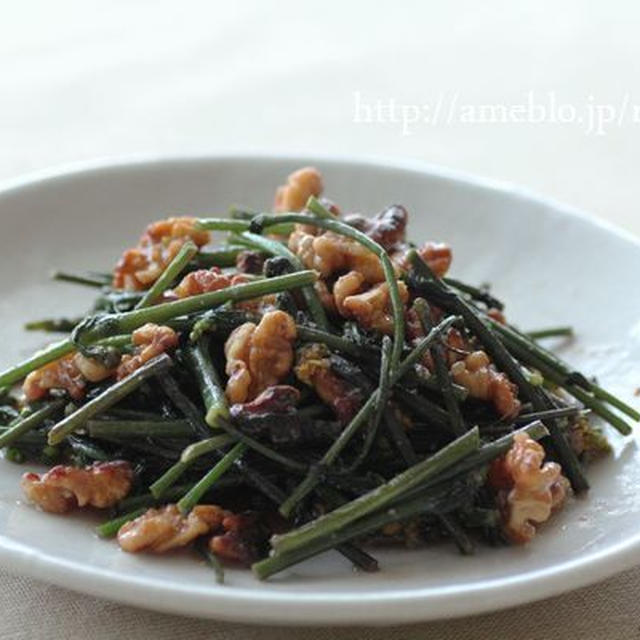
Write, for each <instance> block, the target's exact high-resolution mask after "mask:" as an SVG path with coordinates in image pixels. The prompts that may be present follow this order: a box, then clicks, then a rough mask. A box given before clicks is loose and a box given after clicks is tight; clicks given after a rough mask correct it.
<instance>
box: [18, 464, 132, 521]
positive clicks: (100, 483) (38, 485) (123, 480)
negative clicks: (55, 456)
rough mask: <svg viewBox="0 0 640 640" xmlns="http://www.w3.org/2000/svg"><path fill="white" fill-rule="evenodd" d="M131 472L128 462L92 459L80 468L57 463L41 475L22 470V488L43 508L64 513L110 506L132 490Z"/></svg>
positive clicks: (30, 498)
mask: <svg viewBox="0 0 640 640" xmlns="http://www.w3.org/2000/svg"><path fill="white" fill-rule="evenodd" d="M132 482H133V471H132V469H131V466H130V465H129V463H128V462H125V461H122V460H116V461H113V462H95V463H94V464H92V465H90V466H88V467H84V468H80V467H68V466H64V465H58V466H56V467H53V468H52V469H50V470H49V471H47V473H45V474H44V475H42V476H40V475H38V474H37V473H25V474H24V475H23V476H22V482H21V485H22V489H23V491H24V492H25V494H26V496H27V498H28V499H29V500H30V501H31V502H34V503H35V504H37V505H38V506H39V507H40V508H41V509H44V511H49V512H51V513H65V512H67V511H70V510H71V509H73V508H75V507H85V506H90V507H97V508H99V509H104V508H106V507H111V506H113V505H114V504H116V503H117V502H119V501H120V500H122V498H124V497H125V496H126V495H127V494H128V493H129V490H130V489H131V484H132Z"/></svg>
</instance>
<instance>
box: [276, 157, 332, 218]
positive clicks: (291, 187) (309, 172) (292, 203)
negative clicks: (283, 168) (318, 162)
mask: <svg viewBox="0 0 640 640" xmlns="http://www.w3.org/2000/svg"><path fill="white" fill-rule="evenodd" d="M323 188H324V186H323V183H322V175H321V174H320V172H319V171H318V170H317V169H315V168H313V167H304V168H302V169H298V170H297V171H294V172H293V173H292V174H290V175H289V176H288V177H287V183H286V184H285V185H282V186H280V187H278V189H277V190H276V197H275V201H274V205H273V210H274V211H276V212H283V211H302V209H304V207H305V205H306V204H307V200H309V198H310V197H311V196H315V197H316V198H317V197H318V196H319V195H320V194H321V193H322V190H323Z"/></svg>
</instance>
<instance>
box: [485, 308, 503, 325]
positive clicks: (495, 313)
mask: <svg viewBox="0 0 640 640" xmlns="http://www.w3.org/2000/svg"><path fill="white" fill-rule="evenodd" d="M487 315H488V316H489V317H490V318H491V319H492V320H495V321H496V322H499V323H500V324H507V318H506V317H505V315H504V313H503V312H502V311H500V309H496V308H495V307H491V309H489V310H488V311H487Z"/></svg>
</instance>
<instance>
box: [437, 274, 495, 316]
mask: <svg viewBox="0 0 640 640" xmlns="http://www.w3.org/2000/svg"><path fill="white" fill-rule="evenodd" d="M443 281H444V282H445V283H446V284H448V285H449V286H450V287H453V288H454V289H457V290H458V291H461V292H462V293H466V294H467V295H468V296H469V297H470V298H471V299H472V300H475V301H477V302H482V303H483V304H485V305H487V307H489V308H493V309H497V310H498V311H502V310H503V309H504V304H503V303H502V302H500V300H498V299H497V298H494V297H493V296H492V295H491V294H490V293H489V292H488V291H486V290H485V289H480V288H478V287H474V286H472V285H470V284H467V283H466V282H460V280H455V279H454V278H443Z"/></svg>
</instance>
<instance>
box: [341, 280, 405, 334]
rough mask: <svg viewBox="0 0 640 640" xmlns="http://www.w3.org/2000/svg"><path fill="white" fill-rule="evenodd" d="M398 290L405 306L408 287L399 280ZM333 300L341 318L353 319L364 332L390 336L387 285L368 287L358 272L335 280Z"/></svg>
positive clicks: (379, 284) (390, 316)
mask: <svg viewBox="0 0 640 640" xmlns="http://www.w3.org/2000/svg"><path fill="white" fill-rule="evenodd" d="M398 289H399V291H400V298H401V299H402V302H403V304H406V303H407V301H408V300H409V291H408V290H407V286H406V285H405V283H404V282H402V281H398ZM333 297H334V300H335V303H336V308H337V309H338V312H339V313H340V315H341V316H343V317H345V318H354V319H356V320H357V321H358V324H359V325H360V326H361V327H363V328H365V329H374V330H376V331H381V332H382V333H388V334H391V333H393V331H394V324H393V314H392V311H391V296H390V294H389V285H388V283H386V282H380V283H378V284H375V285H373V286H372V287H369V288H367V287H366V284H365V278H364V276H363V275H362V274H361V273H360V272H358V271H351V272H349V273H347V274H346V275H344V276H342V277H340V278H338V280H337V281H336V283H335V285H334V287H333Z"/></svg>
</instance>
